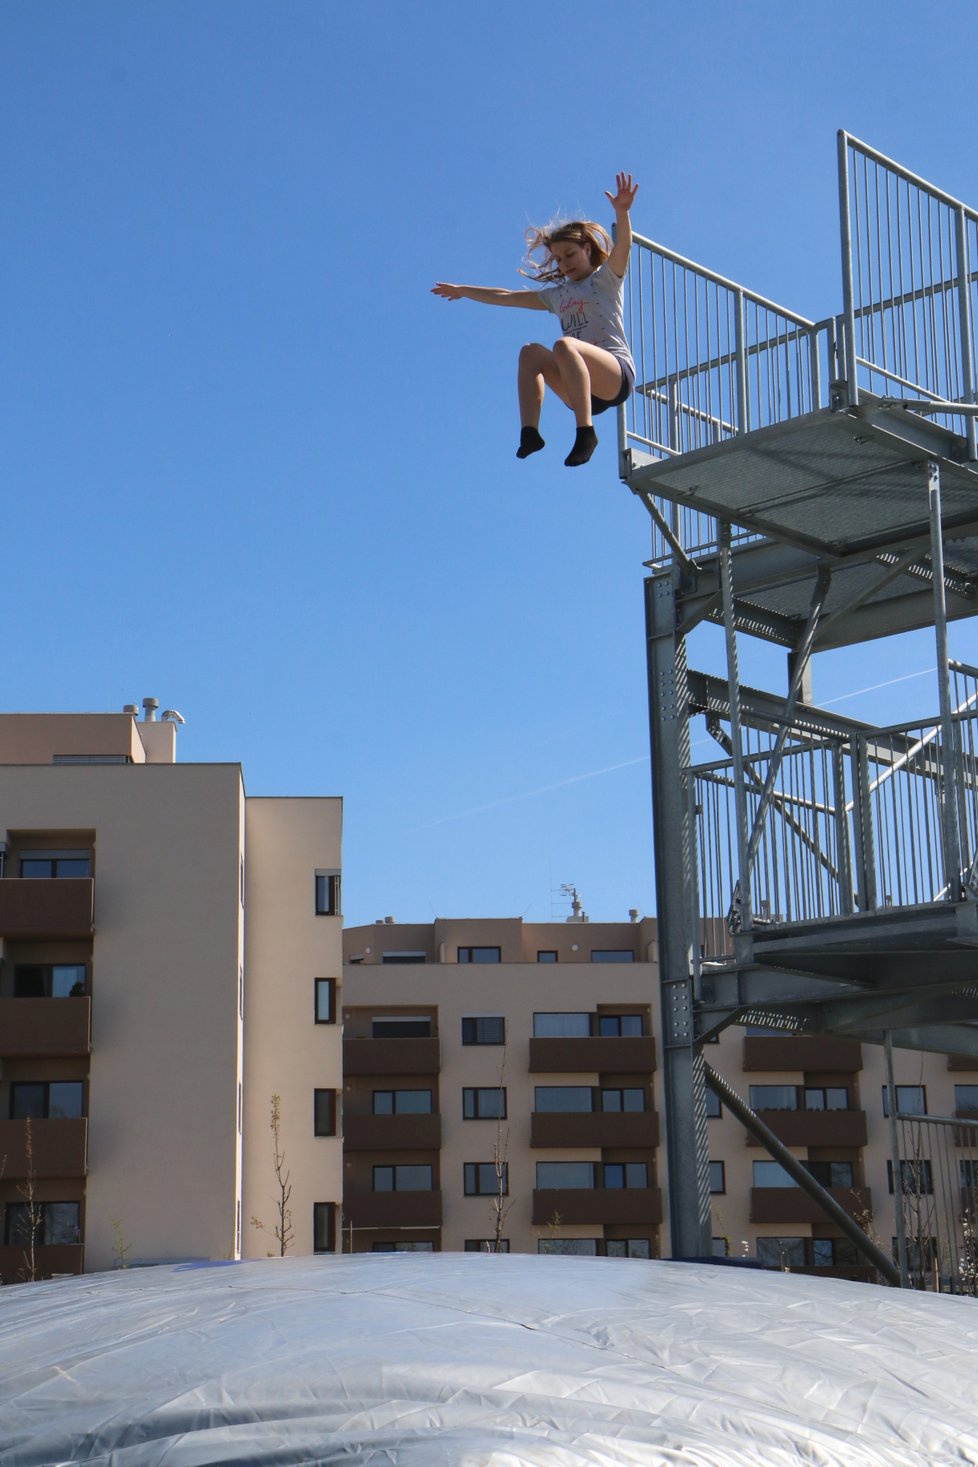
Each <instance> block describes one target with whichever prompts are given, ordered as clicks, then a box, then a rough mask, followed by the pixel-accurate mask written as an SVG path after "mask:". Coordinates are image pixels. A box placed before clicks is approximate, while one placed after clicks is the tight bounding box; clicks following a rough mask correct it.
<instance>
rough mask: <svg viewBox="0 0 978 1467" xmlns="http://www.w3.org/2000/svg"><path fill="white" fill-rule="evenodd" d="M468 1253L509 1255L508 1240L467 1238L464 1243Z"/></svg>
mask: <svg viewBox="0 0 978 1467" xmlns="http://www.w3.org/2000/svg"><path fill="white" fill-rule="evenodd" d="M462 1246H463V1248H464V1249H465V1251H466V1253H508V1252H509V1239H508V1238H466V1240H465V1242H464V1243H463V1245H462Z"/></svg>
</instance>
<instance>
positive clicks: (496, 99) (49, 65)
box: [0, 0, 978, 922]
mask: <svg viewBox="0 0 978 1467" xmlns="http://www.w3.org/2000/svg"><path fill="white" fill-rule="evenodd" d="M975 21H976V7H975V3H974V0H968V3H953V0H950V3H936V4H935V5H933V6H931V7H929V8H928V9H927V10H926V13H925V12H923V11H922V10H921V8H920V6H919V5H917V4H913V5H911V4H908V3H905V0H894V3H890V4H888V5H887V6H885V7H884V6H881V5H879V4H868V3H861V0H854V3H846V4H840V3H834V0H827V3H823V4H820V5H818V6H815V5H810V6H809V5H788V6H786V5H783V4H769V3H760V0H757V3H755V0H745V3H741V4H733V3H724V4H720V3H696V0H691V3H688V4H686V5H684V6H677V5H668V6H666V5H663V4H660V3H657V0H642V3H632V0H627V3H615V0H610V3H607V4H605V5H603V6H596V5H594V4H584V3H582V0H568V3H566V4H564V5H562V6H559V7H548V6H537V7H527V6H526V5H525V4H515V3H511V0H501V3H496V4H494V5H493V6H491V7H486V6H475V5H465V4H458V3H456V4H452V5H449V4H443V3H439V0H434V3H430V4H428V5H425V6H417V7H412V6H405V5H396V4H393V3H377V0H362V3H359V4H357V5H343V6H341V5H339V4H334V3H324V0H165V3H162V0H84V3H81V0H4V4H3V5H2V6H0V140H2V141H0V169H2V172H0V184H2V192H3V199H4V224H3V231H2V238H0V278H2V281H3V288H2V297H0V298H2V322H0V330H2V336H3V342H4V350H3V353H2V362H0V419H2V421H0V432H2V445H0V472H2V478H3V483H4V487H5V493H4V496H3V498H4V522H3V541H4V546H5V550H6V554H5V556H4V592H5V595H4V606H5V632H6V635H5V637H4V654H5V655H4V657H3V668H4V678H3V685H2V693H0V708H2V709H3V710H5V711H23V710H31V709H51V710H100V709H112V708H121V707H122V705H123V704H124V703H127V702H130V701H138V700H139V699H141V698H142V697H143V696H144V695H147V694H153V695H155V696H157V697H159V698H160V699H161V702H162V703H163V705H164V706H167V705H171V706H174V707H176V708H179V709H180V710H181V711H182V712H183V713H184V715H185V716H186V719H187V723H186V727H185V728H184V729H182V730H181V731H180V738H179V749H180V757H181V758H182V759H185V760H240V761H241V762H242V763H243V765H244V768H245V778H246V784H247V788H248V790H249V792H250V793H252V794H276V793H281V794H338V795H343V796H344V799H345V811H346V826H345V872H346V875H345V887H344V907H345V912H346V917H347V920H348V921H350V922H362V921H371V920H373V919H374V918H377V917H381V916H384V915H385V914H388V913H390V914H393V915H395V916H397V917H399V918H400V919H401V920H405V921H407V920H417V921H427V920H430V919H431V918H432V917H433V916H434V915H439V916H441V915H457V916H458V915H478V914H486V915H489V914H495V915H520V914H523V915H525V916H526V917H527V919H528V920H547V919H549V918H550V917H551V916H562V915H564V914H565V913H566V911H567V907H566V904H562V903H561V902H560V901H559V900H558V898H559V891H558V888H559V887H560V885H561V883H563V882H574V883H576V884H577V886H578V888H579V889H580V892H581V894H582V897H583V899H584V902H585V906H586V907H587V909H588V911H589V912H590V914H591V916H592V917H593V918H594V919H609V918H619V917H620V918H623V917H625V915H626V913H627V910H628V908H629V907H632V906H636V907H639V908H640V909H641V910H643V911H649V910H651V909H652V907H653V900H654V898H653V874H652V862H651V851H650V842H651V836H650V799H649V773H648V759H647V715H646V702H645V665H644V638H643V627H642V579H643V575H644V571H643V567H642V561H643V560H644V559H645V558H647V556H648V553H649V548H648V522H647V517H646V515H645V511H644V510H642V509H641V507H640V506H639V505H638V504H637V502H636V501H634V500H633V499H632V497H631V496H630V495H629V494H628V493H627V491H626V490H624V489H623V488H622V487H621V486H620V484H619V482H618V479H617V471H616V463H615V452H614V443H613V437H614V434H613V427H612V426H609V427H608V428H607V429H606V430H605V431H604V432H603V437H604V439H605V441H604V442H603V443H602V444H601V447H600V448H599V450H598V453H597V455H596V457H595V459H594V460H592V463H591V464H590V465H589V466H588V467H587V468H586V469H582V470H577V471H574V472H573V473H572V472H570V471H568V470H566V469H564V467H563V464H562V459H563V455H564V452H565V451H566V449H565V448H564V447H563V446H562V445H563V441H564V439H566V440H567V445H566V446H567V447H569V443H570V438H571V436H572V435H571V433H570V430H569V420H568V419H567V418H566V415H565V414H564V413H563V412H562V410H559V409H558V408H556V407H554V406H553V405H552V404H548V406H549V407H550V409H551V410H550V412H549V413H547V414H546V416H545V419H544V425H543V426H544V433H545V436H547V437H548V438H549V439H550V444H549V445H548V451H547V452H546V453H542V454H538V455H537V456H536V457H535V458H534V459H531V460H528V461H527V462H526V463H525V464H524V463H517V461H516V459H515V458H514V457H513V454H514V450H515V446H516V437H517V433H516V428H517V419H516V409H515V386H514V376H515V358H516V353H517V350H518V347H519V345H520V343H521V342H522V341H523V339H524V333H525V332H526V331H527V330H528V329H529V325H531V324H532V325H533V326H534V327H537V328H539V319H538V318H536V317H534V318H532V321H531V318H529V317H525V318H524V317H523V316H522V314H521V313H514V312H507V311H492V310H488V309H486V308H480V307H478V306H475V305H472V304H471V303H467V302H460V303H456V304H448V303H446V302H444V301H439V300H437V299H436V298H434V297H433V296H431V295H430V293H429V291H430V286H431V284H432V283H433V282H434V281H435V280H436V279H447V280H456V281H464V282H469V283H471V282H477V283H484V284H497V285H507V286H512V285H518V284H519V283H520V279H519V276H518V274H517V270H518V266H519V264H520V260H521V254H522V239H523V231H524V229H525V228H526V226H527V224H529V223H530V222H533V221H540V220H545V219H547V218H549V217H550V216H551V215H553V214H554V213H556V212H562V213H566V214H576V213H585V214H587V215H589V216H594V215H596V216H597V217H598V218H604V217H605V216H606V215H607V213H608V210H607V204H606V201H605V199H604V190H605V189H606V188H609V187H613V180H614V174H615V171H616V169H619V168H626V169H629V170H630V171H631V172H632V173H633V174H634V176H635V177H636V178H637V179H638V180H639V183H640V192H639V195H638V199H637V201H636V205H635V210H634V216H633V217H634V221H635V225H636V228H637V229H638V230H639V231H640V232H642V233H643V234H645V235H648V236H650V237H652V238H653V239H657V240H660V241H662V242H663V243H665V244H668V245H670V246H672V247H673V248H675V249H677V250H679V251H681V252H682V253H684V254H687V255H689V256H691V257H692V258H694V259H697V260H700V261H702V262H703V263H705V264H707V265H710V266H712V267H713V268H715V269H717V270H720V271H721V272H722V273H723V274H725V275H727V276H730V277H732V278H734V279H738V280H742V281H743V282H744V283H745V284H747V285H749V286H751V287H753V288H754V289H756V290H759V291H761V292H762V293H763V294H765V295H767V296H769V297H770V298H773V299H775V300H778V301H781V302H783V303H784V304H785V305H788V306H791V307H793V308H794V309H796V310H798V311H800V312H802V313H803V314H806V315H808V316H810V317H813V318H820V317H822V316H825V315H827V314H829V313H831V312H833V311H836V310H838V309H839V308H840V306H841V291H840V285H839V264H838V235H837V213H836V211H837V203H836V198H837V195H836V178H835V133H836V129H837V128H839V127H846V128H847V129H849V130H850V131H851V132H853V133H855V134H856V135H857V136H860V137H862V138H864V139H865V140H866V141H868V142H870V143H872V144H873V145H874V146H876V147H878V148H880V149H881V150H882V151H884V152H886V153H888V154H890V155H891V156H893V157H896V158H898V159H899V160H900V161H901V162H903V163H905V164H906V165H907V166H908V167H911V168H913V169H915V170H916V171H918V172H920V173H922V174H924V176H926V177H930V178H932V179H933V180H934V181H935V182H937V183H939V184H940V185H941V186H942V187H944V188H945V189H947V190H948V191H949V192H951V193H954V194H957V195H958V196H959V197H963V198H965V199H966V200H968V201H969V202H978V178H976V176H975V174H976V170H975V162H974V158H975V148H974V143H975V137H976V135H978V129H976V121H978V117H976V112H978V100H976V92H975V88H974V85H973V78H972V77H971V76H970V74H969V70H968V68H967V66H966V65H965V64H964V63H963V62H962V61H961V60H960V57H961V56H962V55H963V54H964V53H965V52H966V51H967V50H968V49H969V48H970V46H971V43H972V41H973V38H974V30H975ZM609 222H610V220H609ZM540 319H542V318H540ZM606 421H607V420H606ZM551 448H552V450H553V451H550V450H551ZM955 647H956V649H957V650H958V651H959V652H960V653H961V654H962V655H968V653H969V651H970V655H971V656H972V658H973V657H974V652H973V651H971V650H970V649H969V646H968V642H967V637H966V636H965V634H964V633H963V632H962V631H961V630H960V629H959V630H956V632H955ZM717 654H718V647H717V640H716V638H715V637H713V636H712V634H711V633H710V632H709V631H707V632H705V633H704V634H703V637H702V639H701V643H700V644H699V646H694V649H693V655H692V659H691V660H693V661H694V663H696V664H697V665H700V666H711V667H717V666H719V663H718V660H717ZM932 665H933V650H932V641H931V639H929V638H928V637H926V636H923V635H921V636H914V637H912V638H908V639H906V640H905V641H902V642H901V643H900V644H899V645H888V644H876V645H870V646H869V647H868V648H863V649H861V650H859V651H854V652H850V653H846V654H841V653H840V654H832V655H830V656H825V657H822V658H820V659H819V660H818V661H817V663H816V667H815V689H816V695H817V696H818V698H819V699H820V700H823V701H830V700H838V699H844V700H845V702H844V703H842V704H840V705H839V706H843V707H845V708H846V710H847V711H849V712H851V713H853V714H854V715H856V716H866V717H871V718H874V719H879V721H881V722H882V721H887V720H890V719H894V720H895V719H897V718H898V717H901V716H903V714H904V713H905V712H906V714H907V716H918V715H920V716H923V715H925V714H927V713H929V712H930V711H931V709H932V705H933V704H934V703H935V701H936V699H935V696H934V694H933V688H932V684H931V683H930V682H929V681H928V679H927V678H926V677H917V676H913V674H916V673H920V672H923V671H924V670H926V669H927V668H929V667H931V666H932ZM746 674H747V675H748V676H751V677H752V678H753V679H754V680H755V681H759V682H761V683H762V685H764V686H772V687H776V686H780V685H782V683H783V680H784V670H783V659H782V658H781V657H780V656H776V657H772V656H771V655H770V654H769V653H766V652H764V651H763V650H761V651H758V652H752V653H751V654H750V655H749V656H747V657H746ZM893 678H900V679H903V680H902V681H900V682H895V683H892V685H890V686H887V687H885V688H879V687H878V686H877V685H879V684H881V683H886V684H890V681H891V679H893ZM870 688H872V689H875V690H874V691H867V692H862V691H860V690H864V689H870ZM854 694H855V695H857V696H853V695H854ZM702 757H704V758H709V757H712V752H711V750H710V749H709V748H708V747H704V749H703V751H702Z"/></svg>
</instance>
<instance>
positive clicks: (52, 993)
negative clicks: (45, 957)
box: [14, 963, 85, 998]
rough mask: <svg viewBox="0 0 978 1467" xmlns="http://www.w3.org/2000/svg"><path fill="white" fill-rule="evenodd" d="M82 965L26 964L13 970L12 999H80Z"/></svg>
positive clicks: (83, 990) (82, 991) (82, 982)
mask: <svg viewBox="0 0 978 1467" xmlns="http://www.w3.org/2000/svg"><path fill="white" fill-rule="evenodd" d="M84 992H85V964H84V963H40V964H38V963H26V964H18V965H17V967H15V968H14V998H80V997H81V996H82V995H83V994H84Z"/></svg>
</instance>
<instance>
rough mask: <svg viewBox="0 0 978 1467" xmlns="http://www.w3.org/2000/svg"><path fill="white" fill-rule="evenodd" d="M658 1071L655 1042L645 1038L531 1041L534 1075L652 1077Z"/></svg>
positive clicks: (531, 1065)
mask: <svg viewBox="0 0 978 1467" xmlns="http://www.w3.org/2000/svg"><path fill="white" fill-rule="evenodd" d="M654 1069H655V1040H654V1039H652V1038H651V1037H644V1036H643V1037H641V1038H638V1037H636V1038H621V1039H603V1038H597V1037H593V1038H585V1039H531V1040H530V1073H531V1074H534V1075H539V1074H558V1075H559V1074H581V1073H586V1072H589V1071H590V1072H593V1073H595V1074H619V1075H624V1074H648V1073H650V1072H651V1071H652V1070H654Z"/></svg>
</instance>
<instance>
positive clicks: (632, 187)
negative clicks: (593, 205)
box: [604, 173, 638, 214]
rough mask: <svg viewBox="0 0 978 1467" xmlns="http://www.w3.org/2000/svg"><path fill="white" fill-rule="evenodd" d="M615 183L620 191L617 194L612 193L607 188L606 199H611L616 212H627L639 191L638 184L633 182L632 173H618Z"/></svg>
mask: <svg viewBox="0 0 978 1467" xmlns="http://www.w3.org/2000/svg"><path fill="white" fill-rule="evenodd" d="M615 185H616V187H617V189H618V192H617V193H616V194H610V193H609V192H608V190H607V189H605V194H604V196H605V198H606V199H610V201H611V207H612V208H613V209H614V211H615V213H616V214H627V213H628V211H629V209H630V208H631V207H632V204H633V203H634V202H635V195H636V194H637V193H638V184H637V183H632V175H631V174H630V173H616V174H615Z"/></svg>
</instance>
